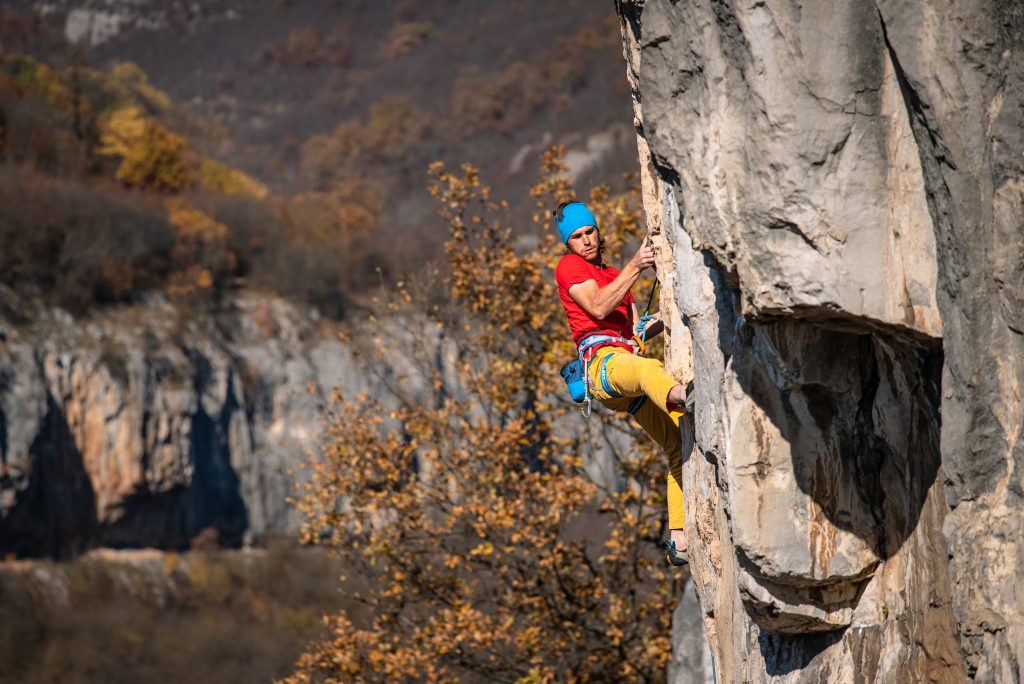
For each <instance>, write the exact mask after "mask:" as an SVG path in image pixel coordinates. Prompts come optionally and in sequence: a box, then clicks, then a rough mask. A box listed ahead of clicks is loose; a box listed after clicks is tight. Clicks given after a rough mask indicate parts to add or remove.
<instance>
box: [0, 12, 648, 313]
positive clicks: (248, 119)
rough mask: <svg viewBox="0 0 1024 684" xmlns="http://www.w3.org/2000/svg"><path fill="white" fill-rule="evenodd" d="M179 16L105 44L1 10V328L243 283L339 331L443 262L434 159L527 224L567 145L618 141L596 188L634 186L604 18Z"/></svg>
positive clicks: (616, 51)
mask: <svg viewBox="0 0 1024 684" xmlns="http://www.w3.org/2000/svg"><path fill="white" fill-rule="evenodd" d="M50 4H51V5H53V4H54V3H50ZM158 5H160V4H159V3H158ZM169 5H170V6H169V8H167V9H165V10H157V9H149V10H144V9H143V10H137V11H140V12H141V11H149V12H155V13H157V14H156V15H155V16H156V19H159V20H160V21H158V22H155V24H154V22H153V21H150V24H151V25H157V28H132V27H131V26H130V24H126V26H127V28H126V29H125V30H124V31H123V32H122V33H121V34H120V35H117V36H115V37H114V38H113V39H111V40H109V41H107V42H103V43H100V44H98V45H96V46H94V47H89V46H85V45H72V44H70V43H68V42H67V40H66V38H65V36H64V21H65V17H66V15H67V11H68V10H67V9H66V10H64V11H63V12H62V11H61V10H59V9H58V11H55V12H53V11H51V12H48V13H47V14H45V15H44V14H41V13H40V12H39V11H37V10H36V9H33V6H32V3H26V2H21V3H15V4H14V5H11V6H8V7H7V8H5V9H3V10H2V11H0V287H2V289H0V314H6V315H7V316H8V317H14V318H17V316H18V315H19V312H23V311H25V310H27V309H26V308H25V307H24V306H23V304H24V302H25V301H26V300H32V301H37V300H41V301H44V302H47V303H51V304H55V305H59V306H62V307H64V308H66V309H68V310H69V311H71V312H72V313H74V314H76V315H81V314H85V313H86V312H88V311H89V310H90V309H92V308H93V307H95V306H98V305H108V304H112V303H125V302H134V301H138V300H139V299H140V298H142V297H143V296H144V295H145V294H146V293H150V292H154V291H160V292H162V293H164V294H165V295H166V296H167V297H168V298H170V299H171V300H172V301H174V302H177V303H181V304H182V305H186V306H190V307H194V306H204V305H207V304H209V303H216V301H217V300H218V298H219V297H221V296H222V295H223V294H224V293H225V292H227V291H230V290H231V289H233V288H238V287H247V288H257V289H265V290H268V291H272V292H276V293H279V294H282V295H284V296H287V297H290V298H292V299H294V300H296V301H299V302H303V303H309V304H312V305H315V306H317V307H319V308H320V309H321V311H322V312H323V313H325V314H326V315H328V316H331V317H335V318H342V317H344V316H345V315H346V312H347V311H348V310H349V309H351V308H353V307H359V306H361V303H362V302H363V301H365V298H366V293H367V291H368V290H372V289H374V288H377V287H380V286H381V285H383V284H384V283H389V282H393V281H396V280H400V279H408V278H410V277H412V276H419V277H423V274H424V273H426V272H427V269H426V268H425V267H426V265H428V264H431V263H433V262H434V260H435V259H436V258H437V257H438V256H439V254H440V249H441V244H442V243H443V240H444V237H445V234H446V227H445V225H444V224H443V222H441V221H439V220H438V219H437V217H436V206H435V205H434V204H433V203H432V201H431V198H430V196H429V193H428V192H427V184H428V180H429V179H428V176H427V173H426V169H427V166H428V165H429V163H430V162H431V161H434V160H443V161H445V162H446V163H448V164H450V165H453V166H454V165H458V164H460V163H463V162H470V163H473V164H475V165H477V166H478V167H480V168H481V169H482V171H483V173H484V174H485V175H486V176H487V178H488V179H489V181H490V182H491V184H492V185H493V187H494V191H495V194H496V195H498V196H501V197H503V198H508V199H511V200H513V201H514V200H515V199H516V198H521V199H522V203H521V206H518V207H517V206H515V205H514V206H513V211H512V216H513V218H514V219H515V220H521V221H525V222H528V221H529V218H530V214H531V213H532V211H533V204H532V202H530V201H529V197H528V195H527V192H526V190H527V188H528V186H529V184H530V182H531V181H532V180H533V179H534V178H535V176H536V170H537V159H538V156H539V155H540V153H541V151H542V150H543V149H544V147H545V146H546V145H547V144H549V143H564V144H566V145H567V146H568V147H569V148H570V150H572V149H580V150H583V151H586V150H587V149H588V142H589V140H588V139H589V138H590V137H592V136H595V135H597V134H601V133H605V132H607V131H609V130H616V131H618V135H617V137H613V139H614V140H615V141H616V142H615V145H613V146H611V147H609V148H607V149H606V148H601V149H600V150H599V151H597V152H595V153H594V154H593V155H592V157H593V162H592V163H590V164H589V165H588V166H587V168H586V169H585V172H586V173H585V177H581V178H578V179H577V180H579V181H580V182H581V184H583V183H585V182H587V181H590V180H593V179H600V180H606V181H610V182H612V183H613V184H615V183H616V182H617V181H618V179H620V178H621V176H622V174H623V173H624V172H627V171H632V170H635V169H634V167H635V164H636V161H635V146H634V144H633V141H632V139H631V132H630V131H629V130H628V127H625V126H624V125H623V122H628V121H630V120H631V113H630V105H629V95H628V90H627V86H626V81H625V74H624V66H623V62H622V56H621V49H622V48H621V42H620V40H619V35H618V24H617V21H616V19H615V17H614V13H613V12H612V11H611V9H610V7H607V6H604V5H603V4H600V3H592V2H586V1H584V0H577V1H575V2H567V3H561V4H558V5H555V4H552V3H545V2H540V1H533V0H530V1H523V2H509V3H473V2H455V1H449V2H434V3H420V2H410V1H402V2H392V3H387V2H368V1H364V2H330V1H324V0H317V1H312V0H310V1H307V2H303V1H301V0H278V2H275V3H267V2H260V3H255V2H215V3H209V5H208V6H204V8H203V9H202V10H200V11H201V12H204V13H205V14H200V15H194V16H193V15H189V14H187V13H182V10H180V8H178V7H177V5H176V4H169ZM56 6H57V7H58V8H59V7H60V3H56ZM143 6H145V3H143ZM105 7H107V8H108V10H109V9H110V8H114V9H113V10H112V11H118V10H117V8H118V3H112V4H111V3H108V5H107V6H105ZM134 7H135V4H134V3H124V7H123V8H121V9H122V10H123V11H124V12H127V13H130V12H133V11H136V10H135V9H133V8H134ZM69 9H70V5H69ZM153 18H154V17H153V16H150V17H149V19H151V20H152V19H153ZM616 126H617V127H618V128H617V129H616V128H615V127H616ZM624 129H625V130H624ZM591 147H592V145H591Z"/></svg>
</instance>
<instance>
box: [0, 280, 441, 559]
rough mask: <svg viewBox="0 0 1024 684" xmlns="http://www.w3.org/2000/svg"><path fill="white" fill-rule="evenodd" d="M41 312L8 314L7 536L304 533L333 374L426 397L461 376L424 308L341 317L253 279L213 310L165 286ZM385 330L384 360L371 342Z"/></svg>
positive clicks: (62, 538)
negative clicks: (296, 487)
mask: <svg viewBox="0 0 1024 684" xmlns="http://www.w3.org/2000/svg"><path fill="white" fill-rule="evenodd" d="M30 320H31V323H20V324H16V323H13V322H11V321H0V340H2V341H3V345H2V346H0V387H2V392H0V456H2V461H0V462H2V479H0V553H5V554H16V555H18V556H39V555H50V556H56V557H67V556H70V555H73V554H75V553H76V552H80V551H83V550H86V549H88V548H92V547H95V546H114V547H157V548H165V549H180V548H188V547H189V545H190V542H191V541H192V540H193V539H194V538H195V537H197V536H198V535H200V533H205V535H206V536H207V537H209V536H210V534H213V535H214V539H215V541H217V542H219V543H220V544H221V545H224V546H238V545H240V544H242V543H243V542H249V541H260V540H262V539H265V538H266V537H267V536H272V535H275V534H276V535H291V534H293V533H294V531H295V525H296V521H295V520H294V519H293V512H292V511H291V509H290V508H289V504H288V496H289V495H290V494H291V493H292V492H291V485H292V483H293V482H294V481H295V478H296V477H302V469H301V464H302V463H303V462H304V460H305V459H306V457H307V455H308V453H309V452H310V451H312V450H315V449H316V448H317V447H318V441H317V438H318V435H319V425H320V421H321V417H322V416H321V412H320V406H321V405H322V403H323V402H324V401H325V400H327V399H329V397H330V395H331V393H332V391H333V390H334V389H335V388H338V389H339V390H340V391H341V392H343V393H344V394H345V395H346V396H349V397H354V396H357V395H358V394H359V393H361V392H366V391H369V392H372V393H373V394H374V395H375V396H377V397H381V398H385V399H386V398H387V397H391V401H394V397H395V396H403V397H406V398H411V399H413V400H417V399H418V400H426V398H427V397H428V396H430V395H431V393H432V391H433V379H434V377H435V374H436V376H437V377H438V378H439V380H440V382H441V383H442V386H443V387H445V388H446V390H447V391H449V392H455V393H457V392H458V380H457V378H456V377H455V376H454V374H453V373H454V363H453V362H454V356H453V355H454V354H455V353H456V352H455V349H454V346H453V345H452V344H451V342H450V340H449V338H448V336H447V334H446V332H445V331H444V330H443V329H440V328H439V327H438V326H437V325H435V324H434V323H433V322H428V321H426V320H425V319H418V318H416V317H414V316H410V317H401V318H400V317H395V318H391V319H388V320H386V321H376V322H375V323H367V324H366V325H364V326H362V327H360V326H354V325H348V326H344V327H339V326H337V325H335V324H330V323H328V322H326V321H323V320H319V319H318V318H317V316H316V314H315V311H314V312H311V311H309V310H306V309H302V308H298V307H296V306H295V305H292V304H289V303H287V302H285V301H283V300H280V299H275V298H270V297H262V296H256V295H242V296H239V297H238V298H237V299H235V300H234V301H232V302H230V303H226V304H225V305H224V306H223V308H222V310H221V311H219V312H217V313H216V314H215V315H212V316H209V317H205V316H204V317H193V316H189V315H188V314H187V313H186V312H181V311H178V310H176V309H174V308H173V307H171V306H169V305H167V304H166V303H161V301H160V300H159V299H155V300H154V301H151V302H149V303H148V304H145V305H140V306H136V307H122V308H119V309H117V310H108V311H106V312H104V313H102V314H95V315H94V316H92V317H90V318H89V319H88V320H81V319H79V320H76V319H73V318H71V317H70V316H69V315H68V314H66V313H63V312H62V311H61V310H59V309H47V310H42V311H37V312H35V313H34V315H32V316H31V319H30ZM339 334H340V335H341V337H339ZM385 341H386V345H387V346H388V348H389V350H388V352H387V353H386V354H385V356H383V357H379V358H380V360H376V359H378V356H377V355H376V353H374V354H369V355H361V354H360V350H362V351H363V352H366V351H369V350H370V349H371V347H374V348H375V347H376V346H377V345H380V344H384V343H385ZM369 358H372V359H375V360H374V361H370V360H368V359H369Z"/></svg>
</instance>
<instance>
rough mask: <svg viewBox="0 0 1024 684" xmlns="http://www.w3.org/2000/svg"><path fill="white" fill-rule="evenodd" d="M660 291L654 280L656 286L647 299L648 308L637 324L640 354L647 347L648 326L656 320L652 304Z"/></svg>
mask: <svg viewBox="0 0 1024 684" xmlns="http://www.w3.org/2000/svg"><path fill="white" fill-rule="evenodd" d="M657 290H658V279H657V278H655V279H654V285H652V286H651V294H650V296H648V297H647V308H646V309H644V313H643V315H642V316H640V320H639V321H637V324H636V337H635V339H636V341H637V342H638V343H639V344H640V353H643V352H644V350H645V349H646V347H647V324H648V323H649V322H650V321H651V319H652V318H654V315H653V314H651V304H653V303H654V293H655V292H656V291H657Z"/></svg>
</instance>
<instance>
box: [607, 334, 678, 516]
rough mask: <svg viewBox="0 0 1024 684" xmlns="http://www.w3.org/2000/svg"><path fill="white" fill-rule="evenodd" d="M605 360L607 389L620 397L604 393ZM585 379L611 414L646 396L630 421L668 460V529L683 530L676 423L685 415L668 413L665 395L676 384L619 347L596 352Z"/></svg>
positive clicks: (657, 365)
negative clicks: (602, 366) (641, 430)
mask: <svg viewBox="0 0 1024 684" xmlns="http://www.w3.org/2000/svg"><path fill="white" fill-rule="evenodd" d="M608 356H610V357H611V358H610V359H608V365H607V366H606V377H607V380H608V385H609V386H610V387H611V389H612V390H613V391H615V392H616V393H618V394H619V395H621V396H620V397H613V396H612V395H611V394H609V393H608V392H605V391H604V387H603V385H602V383H601V377H600V374H601V365H602V364H603V363H604V360H605V358H606V357H608ZM587 375H588V376H589V378H590V394H591V396H593V397H594V398H595V399H598V400H600V402H601V403H602V404H604V405H605V406H606V407H608V408H610V409H611V410H613V411H619V412H623V413H624V412H625V411H626V410H627V408H628V407H629V404H630V401H631V400H632V399H633V398H635V397H638V396H640V395H641V394H646V395H647V401H646V402H644V405H643V406H641V407H640V409H639V410H638V411H637V412H636V413H635V414H634V415H633V417H634V418H636V422H637V423H639V424H640V427H642V428H643V429H644V432H646V433H647V434H648V436H650V438H651V439H653V440H654V441H655V442H657V443H658V445H659V446H661V448H662V450H664V452H665V455H666V456H668V526H669V528H670V529H673V530H674V529H679V528H682V526H683V520H684V517H685V514H684V513H683V486H682V484H683V440H682V437H680V435H679V419H680V418H681V417H682V416H683V415H684V414H685V413H686V412H685V411H682V410H679V411H677V410H672V411H670V410H668V408H667V406H666V405H665V400H666V399H667V398H668V391H669V390H670V389H672V388H673V387H674V386H675V385H678V384H679V383H678V382H676V381H675V380H674V379H673V378H672V376H671V375H669V374H668V371H666V370H665V366H664V364H662V362H661V361H658V360H657V359H645V358H644V357H642V356H636V355H635V354H630V353H629V352H627V351H625V350H623V349H621V348H618V347H602V348H601V349H598V350H597V352H595V353H594V357H593V358H592V359H591V360H590V363H589V365H588V366H587Z"/></svg>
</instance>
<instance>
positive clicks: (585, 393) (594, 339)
mask: <svg viewBox="0 0 1024 684" xmlns="http://www.w3.org/2000/svg"><path fill="white" fill-rule="evenodd" d="M657 289H658V279H657V278H655V279H654V285H653V286H651V294H650V295H649V296H648V297H647V307H646V308H645V309H644V313H643V315H642V316H640V320H639V321H637V324H636V334H635V335H633V338H632V339H630V340H627V339H626V338H624V337H621V336H619V335H608V334H606V333H592V334H590V335H586V336H585V337H584V338H583V339H582V340H580V343H579V345H578V346H577V352H578V353H579V356H578V358H576V359H573V360H572V361H570V362H569V363H567V364H565V365H564V366H562V370H561V376H562V379H563V380H565V384H566V386H567V387H568V389H569V395H570V396H571V397H572V400H573V401H574V402H575V403H577V404H582V406H580V413H582V414H583V417H584V418H590V411H591V407H592V401H591V399H590V376H589V375H588V365H589V364H590V359H591V358H592V356H593V354H590V353H588V352H595V351H597V347H598V346H603V345H606V344H609V343H619V344H622V345H629V346H631V347H633V353H634V354H639V355H640V356H643V354H644V352H646V351H647V324H648V323H649V322H650V321H651V319H652V318H654V315H653V314H651V305H652V304H653V303H654V293H655V291H656V290H657ZM611 358H612V354H609V355H608V356H605V357H604V359H603V360H602V361H601V368H600V369H599V370H598V380H599V381H600V382H601V389H602V390H604V391H605V392H606V393H607V394H608V395H609V396H611V397H614V398H619V397H621V396H622V395H621V394H619V393H618V392H616V391H615V390H614V388H612V386H611V383H610V382H609V381H608V361H609V360H611ZM646 401H647V396H646V395H643V394H641V395H640V396H638V397H635V398H634V399H633V401H631V402H630V403H629V406H628V407H627V408H626V412H627V413H629V414H630V415H636V412H637V411H639V410H640V407H641V406H643V405H644V403H645V402H646Z"/></svg>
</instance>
